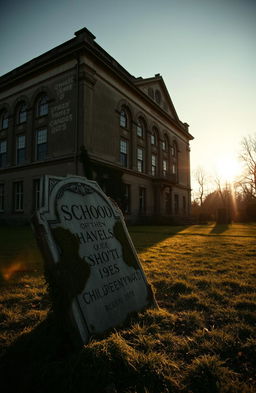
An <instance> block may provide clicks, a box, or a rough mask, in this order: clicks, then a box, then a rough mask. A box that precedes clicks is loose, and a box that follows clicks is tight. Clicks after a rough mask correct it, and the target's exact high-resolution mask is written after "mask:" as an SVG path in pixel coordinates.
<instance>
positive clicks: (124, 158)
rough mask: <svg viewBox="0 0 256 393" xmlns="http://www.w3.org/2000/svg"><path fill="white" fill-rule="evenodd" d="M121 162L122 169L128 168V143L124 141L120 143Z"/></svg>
mask: <svg viewBox="0 0 256 393" xmlns="http://www.w3.org/2000/svg"><path fill="white" fill-rule="evenodd" d="M120 162H121V165H122V167H124V168H127V167H128V142H127V141H126V140H124V139H121V141H120Z"/></svg>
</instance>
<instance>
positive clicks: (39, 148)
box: [36, 129, 47, 161]
mask: <svg viewBox="0 0 256 393" xmlns="http://www.w3.org/2000/svg"><path fill="white" fill-rule="evenodd" d="M46 155H47V129H43V130H37V132H36V160H39V161H41V160H44V159H45V158H46Z"/></svg>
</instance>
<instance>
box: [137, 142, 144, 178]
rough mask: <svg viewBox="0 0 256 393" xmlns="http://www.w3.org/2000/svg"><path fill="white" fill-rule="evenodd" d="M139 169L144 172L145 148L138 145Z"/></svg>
mask: <svg viewBox="0 0 256 393" xmlns="http://www.w3.org/2000/svg"><path fill="white" fill-rule="evenodd" d="M137 171H138V172H140V173H143V172H144V149H143V148H142V147H137Z"/></svg>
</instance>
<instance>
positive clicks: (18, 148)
mask: <svg viewBox="0 0 256 393" xmlns="http://www.w3.org/2000/svg"><path fill="white" fill-rule="evenodd" d="M20 138H24V139H23V140H24V143H23V144H22V145H23V146H20ZM22 153H23V157H22ZM20 156H21V157H20ZM22 158H23V159H22ZM25 161H26V135H25V134H22V135H18V136H17V138H16V164H17V165H20V164H23V163H24V162H25Z"/></svg>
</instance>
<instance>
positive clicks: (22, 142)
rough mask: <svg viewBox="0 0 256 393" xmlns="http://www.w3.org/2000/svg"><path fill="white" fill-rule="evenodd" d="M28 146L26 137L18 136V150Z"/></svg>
mask: <svg viewBox="0 0 256 393" xmlns="http://www.w3.org/2000/svg"><path fill="white" fill-rule="evenodd" d="M25 144H26V137H25V135H20V136H18V141H17V148H18V149H23V148H24V147H25Z"/></svg>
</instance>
